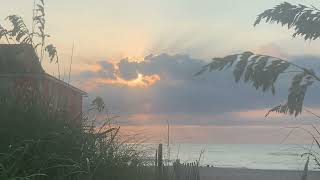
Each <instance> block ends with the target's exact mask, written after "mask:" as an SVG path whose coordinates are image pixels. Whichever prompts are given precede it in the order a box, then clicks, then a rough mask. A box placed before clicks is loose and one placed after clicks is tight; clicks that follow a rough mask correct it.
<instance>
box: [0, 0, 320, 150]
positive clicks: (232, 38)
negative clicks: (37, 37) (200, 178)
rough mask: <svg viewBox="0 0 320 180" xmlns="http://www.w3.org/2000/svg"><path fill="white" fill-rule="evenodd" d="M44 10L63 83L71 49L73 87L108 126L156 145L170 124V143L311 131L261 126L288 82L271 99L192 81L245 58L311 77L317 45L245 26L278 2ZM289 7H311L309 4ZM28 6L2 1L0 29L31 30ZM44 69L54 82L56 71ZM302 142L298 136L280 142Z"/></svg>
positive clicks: (250, 140)
mask: <svg viewBox="0 0 320 180" xmlns="http://www.w3.org/2000/svg"><path fill="white" fill-rule="evenodd" d="M45 2H46V10H47V13H46V15H47V32H48V33H49V34H50V35H51V37H50V38H49V39H48V41H49V42H50V43H53V44H55V45H56V46H57V48H58V51H59V56H60V63H61V67H62V68H61V74H62V76H63V78H64V79H67V77H66V75H65V74H68V73H67V72H68V69H69V64H70V57H71V54H72V46H73V44H74V53H73V65H72V74H71V82H72V84H73V85H75V86H77V87H79V88H81V89H84V90H85V91H87V92H88V93H89V97H88V98H86V102H89V101H90V100H92V99H93V98H94V97H95V96H101V97H103V99H104V100H105V102H106V105H107V108H108V111H110V112H112V113H114V114H117V115H119V116H120V117H119V118H118V120H117V123H118V124H120V125H121V128H122V131H124V132H125V133H128V134H137V136H139V138H140V139H145V140H146V141H148V142H149V141H150V142H157V143H160V142H162V143H165V142H166V132H167V130H166V128H167V127H166V126H167V125H166V124H167V122H169V123H170V127H171V129H170V130H171V131H170V132H171V133H170V136H171V139H172V140H171V141H172V142H173V143H203V144H209V143H223V144H233V143H246V144H264V143H270V144H278V143H283V139H285V138H286V136H287V134H288V133H289V132H290V131H291V130H292V127H297V126H301V127H308V126H309V125H310V124H311V123H315V124H317V122H316V121H315V120H314V118H312V117H311V116H310V115H308V114H305V113H304V114H302V116H300V117H298V118H294V117H288V116H280V115H273V116H272V117H269V118H264V114H265V113H266V112H267V111H268V109H269V108H271V107H273V106H274V105H278V104H280V103H282V102H284V101H285V99H286V95H287V94H286V88H288V80H287V79H288V78H284V80H282V81H281V82H280V83H279V84H278V87H277V94H276V95H275V96H272V95H271V94H270V93H265V94H263V93H261V92H259V91H255V90H254V89H253V88H252V87H250V86H249V85H246V84H241V83H240V84H236V83H234V80H233V78H232V73H230V72H228V71H226V72H214V73H208V74H205V75H203V76H201V77H194V76H193V74H194V73H195V72H197V71H199V69H201V67H202V66H203V65H205V64H206V63H208V62H210V59H211V58H213V57H220V56H225V55H228V54H231V53H239V52H243V51H247V50H250V51H253V52H256V53H262V54H269V55H273V56H277V57H281V58H285V59H288V60H290V61H294V62H296V63H298V64H303V65H306V66H310V67H313V68H314V69H315V70H318V71H320V63H319V65H318V63H317V62H318V61H319V62H320V53H319V51H318V48H319V47H320V46H319V45H320V43H319V41H313V42H306V41H304V40H303V39H302V38H295V39H293V38H292V37H291V33H292V31H290V30H287V29H286V28H282V27H280V26H278V25H270V24H261V25H259V26H257V27H253V22H254V20H255V18H256V16H257V15H258V14H259V13H261V12H263V11H264V10H266V9H268V8H272V7H274V6H275V5H277V4H279V3H281V2H283V1H279V0H259V1H257V0H241V1H240V0H237V1H235V0H223V1H218V0H202V1H197V0H135V1H133V0H117V1H111V0H105V1H100V0H90V1H85V0H68V1H65V0H64V1H63V0H46V1H45ZM289 2H291V3H295V4H298V3H302V4H305V5H314V6H319V7H320V3H319V2H318V1H315V0H313V1H312V0H304V1H298V0H295V1H289ZM32 7H33V1H32V0H10V1H8V0H6V1H4V2H2V5H1V7H0V24H2V25H4V26H9V24H8V23H7V22H6V21H5V17H6V16H8V15H10V14H19V15H20V16H22V17H23V18H24V20H25V22H26V23H27V24H30V20H31V18H32ZM1 17H3V18H1ZM43 66H44V68H45V69H46V71H47V72H48V73H50V74H54V75H57V66H56V65H55V64H50V63H49V62H48V61H46V62H44V64H43ZM316 92H317V87H315V88H313V89H311V90H310V91H309V92H308V96H307V97H306V105H307V106H308V107H310V108H311V109H312V110H314V111H315V112H319V113H320V109H319V108H318V107H319V103H318V102H317V99H319V95H317V93H316ZM315 97H316V98H315ZM87 105H88V103H85V104H84V106H87ZM101 117H103V115H101ZM310 140H311V138H310V137H309V136H308V135H306V133H305V132H302V131H299V130H297V131H295V132H294V133H292V135H291V136H290V137H289V138H287V139H286V141H285V143H309V142H310Z"/></svg>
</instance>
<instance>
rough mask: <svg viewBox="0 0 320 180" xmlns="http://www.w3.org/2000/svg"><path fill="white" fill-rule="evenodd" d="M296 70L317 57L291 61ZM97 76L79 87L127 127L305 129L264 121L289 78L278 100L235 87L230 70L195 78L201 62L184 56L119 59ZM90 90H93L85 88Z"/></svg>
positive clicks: (312, 101)
mask: <svg viewBox="0 0 320 180" xmlns="http://www.w3.org/2000/svg"><path fill="white" fill-rule="evenodd" d="M288 59H289V60H290V61H292V62H295V63H297V64H305V65H307V66H308V65H311V67H316V66H315V65H316V64H317V62H320V58H319V57H311V56H296V57H288ZM96 64H98V65H99V67H100V68H99V71H87V72H82V73H81V74H79V77H78V79H79V81H81V83H82V84H84V85H83V86H82V87H83V88H87V89H89V94H91V95H92V96H95V95H99V96H102V97H103V98H104V100H105V102H106V104H107V106H108V107H109V110H111V111H113V112H116V113H119V114H120V115H121V118H120V121H121V122H124V123H126V124H131V125H142V124H149V125H159V124H164V123H166V120H170V121H171V122H172V123H173V124H176V125H201V126H208V125H224V126H241V125H252V126H254V125H272V124H273V125H284V124H287V125H288V124H292V125H297V124H305V122H306V123H309V122H314V121H312V119H310V117H308V118H309V120H308V119H307V120H304V121H301V119H294V120H292V119H291V117H287V118H276V117H270V118H268V119H265V118H264V115H265V113H266V111H267V110H268V109H270V108H272V107H273V106H275V105H278V104H281V103H283V102H284V101H285V100H286V98H287V90H288V87H289V86H290V81H289V80H290V79H291V77H290V76H289V75H285V76H283V77H282V79H281V81H279V83H278V84H277V85H276V88H277V89H276V90H277V94H276V95H275V96H272V94H271V93H262V92H260V91H256V90H255V89H254V88H252V87H251V86H250V85H248V84H243V83H239V84H236V83H235V82H234V80H233V77H232V76H233V75H232V72H230V71H229V70H226V71H220V72H211V73H206V74H204V75H202V76H199V77H194V76H193V74H194V73H195V72H197V71H198V70H199V69H200V68H201V67H202V66H203V65H205V64H206V61H205V60H202V59H196V58H192V57H190V56H187V55H169V54H160V55H150V56H148V57H145V58H144V60H143V61H133V60H129V59H127V58H126V59H123V60H121V61H119V62H118V63H115V64H111V63H108V62H107V61H99V62H97V63H96ZM89 87H92V88H89ZM317 92H318V91H317V88H315V87H313V88H311V89H309V90H308V94H307V96H306V101H305V102H306V104H305V105H306V106H312V107H313V106H319V105H320V104H319V102H317V100H318V99H319V95H318V93H317Z"/></svg>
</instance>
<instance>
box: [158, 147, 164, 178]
mask: <svg viewBox="0 0 320 180" xmlns="http://www.w3.org/2000/svg"><path fill="white" fill-rule="evenodd" d="M162 166H163V161H162V144H159V146H158V178H159V179H162V177H163V167H162Z"/></svg>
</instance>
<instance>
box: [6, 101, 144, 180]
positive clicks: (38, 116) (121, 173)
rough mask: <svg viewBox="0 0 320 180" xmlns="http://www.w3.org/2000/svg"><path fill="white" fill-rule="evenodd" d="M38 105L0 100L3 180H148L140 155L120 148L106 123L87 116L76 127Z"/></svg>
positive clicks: (124, 146)
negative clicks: (95, 124)
mask: <svg viewBox="0 0 320 180" xmlns="http://www.w3.org/2000/svg"><path fill="white" fill-rule="evenodd" d="M39 99H41V98H32V99H31V100H30V101H28V103H26V101H23V103H21V102H19V101H16V100H8V99H7V98H2V99H1V102H0V117H1V119H0V124H1V125H0V142H1V143H0V179H1V180H2V179H3V180H6V179H8V180H9V179H10V180H11V179H12V180H13V179H17V180H18V179H19V180H65V179H70V180H73V179H76V180H100V179H114V180H126V179H130V180H134V179H150V177H148V176H147V175H146V172H143V171H144V170H143V169H144V168H143V166H144V165H145V163H144V162H143V161H142V160H141V159H142V158H141V157H142V153H141V151H138V150H137V148H136V147H135V146H134V145H129V144H126V143H123V142H121V141H120V138H119V135H118V133H119V129H120V128H119V127H114V126H112V125H111V123H110V121H109V119H107V120H106V121H105V122H104V123H103V125H101V126H100V127H96V126H94V125H93V123H91V122H90V121H89V120H88V117H86V116H83V117H82V121H79V122H78V123H75V122H74V121H73V120H70V119H67V118H66V117H67V116H66V115H65V113H64V112H63V111H61V110H57V109H53V108H51V106H50V103H46V102H45V101H42V100H39ZM93 109H96V108H91V110H93ZM89 122H90V123H89Z"/></svg>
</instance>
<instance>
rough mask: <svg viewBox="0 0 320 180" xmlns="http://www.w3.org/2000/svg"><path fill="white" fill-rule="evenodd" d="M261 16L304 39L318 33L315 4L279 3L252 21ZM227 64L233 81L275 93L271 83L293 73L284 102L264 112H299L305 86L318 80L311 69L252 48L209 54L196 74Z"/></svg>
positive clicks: (319, 24) (223, 67) (219, 68)
mask: <svg viewBox="0 0 320 180" xmlns="http://www.w3.org/2000/svg"><path fill="white" fill-rule="evenodd" d="M264 19H265V21H266V22H269V23H274V22H276V23H281V25H283V26H284V25H287V26H288V28H289V29H290V28H294V29H295V31H296V32H295V33H294V34H293V37H296V36H297V35H301V36H304V37H305V39H310V40H314V39H317V38H318V37H319V34H320V28H318V27H320V21H318V20H320V11H319V10H318V9H316V8H315V7H307V6H304V5H298V6H295V5H291V4H290V3H287V2H286V3H282V4H280V5H278V6H276V7H275V8H273V9H269V10H266V11H265V12H263V13H262V14H260V15H258V17H257V20H256V22H255V23H254V25H257V24H259V23H260V22H261V21H262V20H264ZM228 68H233V75H234V78H235V81H236V82H239V81H240V80H242V81H243V82H245V83H249V84H251V85H252V86H253V87H255V88H256V89H257V90H262V91H263V92H266V91H271V92H272V93H273V94H275V83H276V82H277V80H278V79H279V76H280V75H282V74H284V73H291V74H293V78H292V81H291V86H290V88H289V89H288V93H289V94H288V98H287V101H286V103H284V104H283V105H279V106H276V107H274V108H272V109H271V110H270V111H269V112H268V113H267V115H268V114H269V113H270V112H278V113H285V114H287V113H289V114H291V115H295V116H297V115H299V114H300V113H301V112H302V109H303V102H304V97H305V95H306V92H307V90H308V88H309V87H310V86H311V85H312V84H313V83H314V82H320V77H319V76H318V75H317V74H316V72H314V71H313V70H312V69H307V68H304V67H301V66H299V65H297V64H294V63H292V62H289V61H286V60H284V59H281V58H277V57H272V56H268V55H259V54H254V53H252V52H244V53H242V54H233V55H229V56H226V57H223V58H213V61H212V62H211V63H209V64H207V65H206V66H204V67H203V68H202V69H201V71H199V72H198V73H196V75H200V74H202V73H204V72H207V71H216V70H218V71H221V70H224V69H228Z"/></svg>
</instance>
